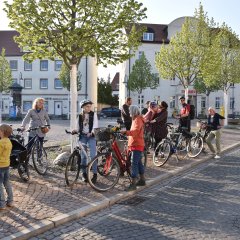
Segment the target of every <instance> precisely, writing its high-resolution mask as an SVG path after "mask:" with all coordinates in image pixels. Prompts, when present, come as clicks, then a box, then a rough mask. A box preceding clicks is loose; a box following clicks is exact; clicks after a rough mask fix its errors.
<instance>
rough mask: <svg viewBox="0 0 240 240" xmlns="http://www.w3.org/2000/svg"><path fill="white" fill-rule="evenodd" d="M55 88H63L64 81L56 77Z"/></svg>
mask: <svg viewBox="0 0 240 240" xmlns="http://www.w3.org/2000/svg"><path fill="white" fill-rule="evenodd" d="M54 88H56V89H62V88H63V87H62V82H61V80H60V79H58V78H55V79H54Z"/></svg>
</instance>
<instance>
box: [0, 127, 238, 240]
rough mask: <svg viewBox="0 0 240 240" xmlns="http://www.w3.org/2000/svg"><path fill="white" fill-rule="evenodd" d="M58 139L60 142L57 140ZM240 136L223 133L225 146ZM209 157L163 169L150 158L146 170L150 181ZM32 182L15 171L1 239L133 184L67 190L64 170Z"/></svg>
mask: <svg viewBox="0 0 240 240" xmlns="http://www.w3.org/2000/svg"><path fill="white" fill-rule="evenodd" d="M63 127H65V125H63V124H62V123H59V125H58V127H56V129H55V130H54V128H55V127H54V125H53V126H52V132H53V131H54V132H55V131H56V132H55V135H57V136H58V134H59V132H60V129H63ZM57 139H60V137H59V138H57ZM239 140H240V135H239V133H238V131H236V130H227V131H224V132H223V143H224V146H225V147H226V146H230V145H232V144H235V143H236V142H239ZM207 156H208V154H201V155H200V157H199V158H196V159H188V158H187V159H182V160H180V161H179V162H177V161H176V159H175V158H174V157H173V158H172V159H170V160H169V162H168V163H167V164H166V165H165V166H164V167H163V168H156V167H154V166H153V165H152V161H151V156H150V155H149V159H148V165H147V169H146V177H147V180H151V179H155V178H156V177H158V176H161V175H163V174H166V173H169V174H174V173H175V170H176V169H180V168H181V167H183V166H186V165H189V164H191V163H193V162H197V161H198V162H200V161H201V160H202V159H204V158H206V157H207ZM30 175H31V180H30V181H29V182H28V183H23V182H21V181H20V178H19V176H18V174H17V172H16V170H12V171H11V181H12V185H13V191H14V198H15V199H14V200H15V207H14V208H10V209H7V210H6V211H1V212H0V239H1V238H3V237H7V236H9V235H11V234H15V233H17V232H20V231H24V230H26V229H28V228H30V227H31V226H33V225H34V224H38V223H39V221H42V220H47V219H49V218H52V217H55V216H59V215H62V214H66V213H69V212H71V211H74V210H77V209H80V208H82V207H85V206H89V205H94V203H95V202H96V201H101V200H105V199H106V198H108V197H111V196H115V195H116V194H119V193H122V192H123V188H124V187H125V186H126V185H127V184H129V181H128V179H127V178H122V179H121V181H120V183H119V184H118V185H117V186H116V187H115V188H114V189H112V190H111V191H108V192H106V193H98V192H95V191H94V190H92V189H91V187H90V186H89V185H85V184H82V183H80V182H79V183H78V184H77V185H76V186H74V188H73V189H70V188H68V187H66V184H65V180H64V169H61V168H59V167H58V168H56V167H53V166H52V167H51V168H50V170H49V172H48V174H47V175H46V176H40V175H38V174H37V173H36V172H35V171H34V170H33V169H31V171H30Z"/></svg>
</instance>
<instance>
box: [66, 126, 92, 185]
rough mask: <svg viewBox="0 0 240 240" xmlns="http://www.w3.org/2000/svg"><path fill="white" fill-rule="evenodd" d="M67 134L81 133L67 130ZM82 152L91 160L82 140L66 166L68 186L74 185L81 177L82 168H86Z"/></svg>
mask: <svg viewBox="0 0 240 240" xmlns="http://www.w3.org/2000/svg"><path fill="white" fill-rule="evenodd" d="M65 132H66V134H71V135H77V136H79V133H76V132H70V131H67V130H65ZM81 153H82V154H84V155H85V157H86V159H87V162H90V161H91V159H90V157H89V156H88V154H87V151H86V146H84V145H83V144H82V143H81V142H80V141H79V144H78V145H77V146H75V147H74V149H73V152H72V154H71V155H70V157H69V159H68V161H67V164H66V168H65V181H66V184H67V186H69V187H71V188H72V187H73V186H74V184H75V183H76V182H77V180H78V178H79V173H80V171H81V169H84V168H86V166H83V165H81Z"/></svg>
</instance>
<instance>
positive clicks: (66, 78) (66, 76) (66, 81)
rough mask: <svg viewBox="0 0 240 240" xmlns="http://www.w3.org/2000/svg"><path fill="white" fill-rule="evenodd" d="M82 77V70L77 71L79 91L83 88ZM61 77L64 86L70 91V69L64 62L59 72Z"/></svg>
mask: <svg viewBox="0 0 240 240" xmlns="http://www.w3.org/2000/svg"><path fill="white" fill-rule="evenodd" d="M81 77H82V74H81V72H80V71H78V72H77V91H80V90H81V88H82V83H81ZM59 79H60V81H61V82H62V86H63V87H64V88H66V89H67V90H68V91H70V81H71V78H70V70H69V68H68V67H67V66H66V65H65V64H62V67H61V70H60V72H59Z"/></svg>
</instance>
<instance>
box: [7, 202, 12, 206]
mask: <svg viewBox="0 0 240 240" xmlns="http://www.w3.org/2000/svg"><path fill="white" fill-rule="evenodd" d="M6 205H7V207H14V204H13V202H10V203H7V204H6Z"/></svg>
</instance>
